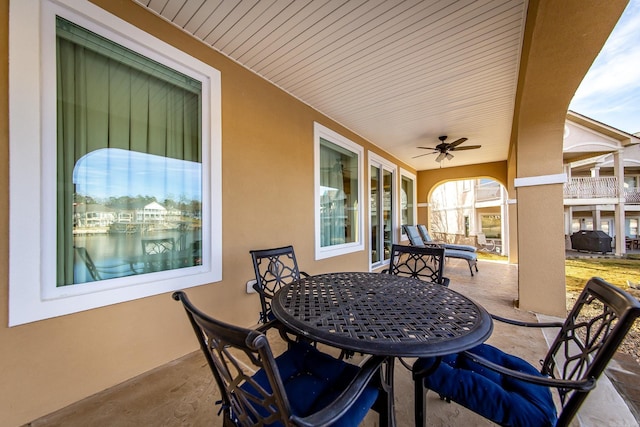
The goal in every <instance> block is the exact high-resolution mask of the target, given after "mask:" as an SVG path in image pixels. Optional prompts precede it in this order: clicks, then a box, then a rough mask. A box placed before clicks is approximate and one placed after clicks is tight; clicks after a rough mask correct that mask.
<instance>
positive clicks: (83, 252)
mask: <svg viewBox="0 0 640 427" xmlns="http://www.w3.org/2000/svg"><path fill="white" fill-rule="evenodd" d="M73 248H74V249H75V251H76V254H78V257H79V258H80V260H81V261H82V262H83V263H84V265H85V266H86V267H87V270H88V271H89V274H90V275H91V278H92V279H93V280H94V281H96V280H102V277H101V276H100V272H99V271H98V269H97V268H96V265H95V264H94V263H93V259H91V255H89V252H88V251H87V249H86V248H85V247H84V246H74V247H73Z"/></svg>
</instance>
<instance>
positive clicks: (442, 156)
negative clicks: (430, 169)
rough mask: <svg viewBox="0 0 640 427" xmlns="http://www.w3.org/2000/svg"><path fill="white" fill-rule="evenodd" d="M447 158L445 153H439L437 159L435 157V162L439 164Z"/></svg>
mask: <svg viewBox="0 0 640 427" xmlns="http://www.w3.org/2000/svg"><path fill="white" fill-rule="evenodd" d="M446 156H447V153H440V154H439V155H438V157H436V162H441V161H443V160H444V158H445V157H446Z"/></svg>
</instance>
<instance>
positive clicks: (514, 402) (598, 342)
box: [413, 278, 640, 427]
mask: <svg viewBox="0 0 640 427" xmlns="http://www.w3.org/2000/svg"><path fill="white" fill-rule="evenodd" d="M639 315H640V303H639V302H638V300H637V299H636V298H634V297H633V296H631V295H630V294H628V293H627V292H625V291H623V290H621V289H619V288H617V287H615V286H613V285H611V284H609V283H607V282H605V281H604V280H602V279H600V278H592V279H591V280H589V281H588V283H587V285H586V286H585V288H584V290H583V291H582V293H581V294H580V296H579V298H578V300H577V301H576V303H575V305H574V307H573V309H572V310H571V311H570V312H569V315H568V316H567V318H566V320H565V321H564V323H562V322H556V323H527V322H519V321H514V320H510V319H505V318H502V317H498V316H492V317H493V318H494V319H495V320H498V321H504V322H507V323H510V324H512V325H516V326H523V327H559V328H560V331H559V333H558V335H557V336H556V338H555V341H554V342H553V344H552V345H551V347H550V348H549V351H548V353H547V355H546V356H545V358H544V360H541V363H542V367H541V369H540V370H538V369H537V368H536V367H534V366H532V365H530V364H529V363H528V362H526V361H524V360H522V359H520V358H518V357H516V356H514V355H511V354H508V353H505V352H503V351H501V350H499V349H497V348H495V347H493V346H491V345H488V344H482V345H480V346H478V347H475V348H473V349H471V350H469V351H465V352H462V353H458V354H454V355H450V356H445V357H443V358H441V359H439V358H422V359H418V360H417V361H416V362H415V363H414V365H413V377H414V382H415V405H416V406H415V418H416V425H424V422H425V420H426V414H425V409H426V402H425V393H424V391H425V389H428V390H433V391H435V392H436V393H438V394H440V397H441V398H444V399H447V400H453V401H454V402H457V403H459V404H460V405H462V406H465V407H467V408H468V409H470V410H472V411H473V412H476V413H478V414H480V415H481V416H483V417H485V418H488V419H490V420H491V421H493V422H495V423H497V424H500V425H503V426H558V427H559V426H566V425H568V424H569V422H570V421H571V420H572V419H573V417H574V416H575V415H576V413H577V412H578V409H579V408H580V405H582V403H583V402H584V400H585V398H586V397H587V395H588V393H589V392H590V391H591V390H592V389H593V388H594V387H595V386H596V380H597V379H598V377H599V376H600V375H601V374H602V372H603V371H604V369H605V367H606V366H607V364H608V363H609V360H610V359H611V357H612V356H613V355H614V353H615V352H616V349H617V348H618V346H619V345H620V343H621V342H622V340H623V339H624V337H625V335H626V334H627V332H628V331H629V329H630V328H631V326H632V325H633V323H634V322H635V320H636V318H637V317H638V316H639ZM552 390H556V391H557V394H558V396H559V401H560V405H561V406H560V412H559V413H558V412H557V410H556V407H555V405H554V401H553V397H552Z"/></svg>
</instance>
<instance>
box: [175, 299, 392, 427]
mask: <svg viewBox="0 0 640 427" xmlns="http://www.w3.org/2000/svg"><path fill="white" fill-rule="evenodd" d="M173 298H174V299H175V300H177V301H181V302H182V305H183V306H184V309H185V311H186V313H187V317H188V318H189V321H190V323H191V326H192V327H193V330H194V332H195V334H196V337H197V339H198V342H199V344H200V348H201V349H202V351H203V353H204V355H205V358H206V359H207V362H208V363H209V367H210V368H211V371H212V373H213V376H214V378H215V380H216V383H217V385H218V387H219V389H220V393H221V395H222V401H221V404H222V409H221V412H222V413H223V416H224V421H223V425H225V426H266V425H282V426H328V425H333V426H344V427H346V426H353V427H356V426H358V425H359V424H360V422H361V421H362V419H363V418H364V416H365V415H366V414H367V413H368V412H369V410H370V409H372V408H373V409H374V410H377V411H379V413H380V425H383V426H384V425H386V423H387V401H386V399H387V398H388V394H387V393H386V392H385V391H383V390H382V388H381V387H380V386H379V385H378V383H379V375H380V367H381V364H382V363H383V362H384V360H385V358H384V357H370V358H369V359H367V360H366V361H365V362H364V363H363V364H362V366H360V367H359V366H356V365H352V364H349V363H346V362H344V361H341V360H338V359H335V358H333V357H331V356H329V355H328V354H326V353H322V352H320V351H318V350H317V349H316V348H314V347H312V346H310V345H309V344H307V343H304V342H289V347H288V349H287V350H286V351H285V352H284V353H282V354H281V355H279V356H277V357H275V355H274V354H273V353H272V350H271V346H270V345H269V341H268V340H267V337H266V335H265V331H266V330H267V329H269V328H270V327H271V326H273V325H274V324H276V323H277V322H270V323H267V324H265V325H262V327H261V328H259V329H255V330H254V329H245V328H242V327H239V326H234V325H230V324H227V323H223V322H221V321H219V320H216V319H214V318H212V317H210V316H208V315H206V314H204V313H203V312H201V311H200V310H198V309H197V308H196V307H194V306H193V304H191V302H190V301H189V299H188V298H187V296H186V294H185V293H184V292H181V291H179V292H175V293H174V294H173Z"/></svg>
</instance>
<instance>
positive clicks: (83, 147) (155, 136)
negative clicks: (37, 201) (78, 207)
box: [56, 18, 202, 286]
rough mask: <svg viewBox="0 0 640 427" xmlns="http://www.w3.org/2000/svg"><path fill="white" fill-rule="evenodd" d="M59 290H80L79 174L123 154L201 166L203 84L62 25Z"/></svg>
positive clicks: (59, 33) (63, 22)
mask: <svg viewBox="0 0 640 427" xmlns="http://www.w3.org/2000/svg"><path fill="white" fill-rule="evenodd" d="M57 27H58V28H57V64H56V75H57V215H58V216H57V285H58V286H64V285H69V284H72V283H73V264H74V253H73V251H74V249H73V213H74V210H73V203H74V200H73V199H74V193H75V189H74V186H73V181H72V175H73V169H74V166H75V164H76V162H77V161H78V159H80V158H81V157H82V156H84V155H86V154H87V153H89V152H91V151H94V150H97V149H102V148H120V149H125V150H132V151H138V152H141V153H147V154H154V155H159V156H165V157H171V158H175V159H181V160H189V161H196V162H201V161H202V159H201V156H202V153H201V143H200V137H201V133H200V129H201V113H200V111H201V110H200V108H201V107H200V106H201V84H200V82H198V81H197V80H194V79H191V78H190V77H188V76H185V75H183V74H180V73H178V72H176V71H173V70H171V69H170V68H168V67H165V66H163V65H161V64H158V63H157V62H154V61H152V60H150V59H148V58H145V57H142V56H140V55H138V54H136V53H135V52H132V51H130V50H128V49H126V48H124V47H122V46H119V45H117V44H115V43H113V42H110V41H108V40H106V39H104V38H102V37H100V36H98V35H96V34H94V33H91V32H89V31H87V30H85V29H83V28H81V27H78V26H76V25H75V24H72V23H70V22H68V21H66V20H64V19H62V18H58V26H57Z"/></svg>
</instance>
